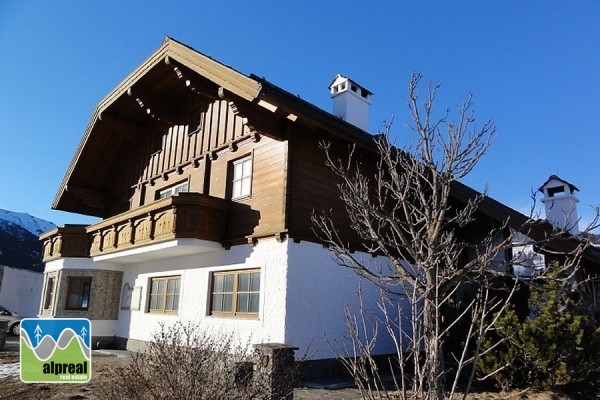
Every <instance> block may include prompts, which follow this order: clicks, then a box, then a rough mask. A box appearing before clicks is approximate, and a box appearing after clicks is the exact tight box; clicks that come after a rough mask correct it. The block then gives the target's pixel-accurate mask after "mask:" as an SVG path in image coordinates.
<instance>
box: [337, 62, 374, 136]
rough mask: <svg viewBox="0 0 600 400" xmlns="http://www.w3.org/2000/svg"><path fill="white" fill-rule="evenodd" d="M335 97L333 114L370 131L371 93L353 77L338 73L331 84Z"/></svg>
mask: <svg viewBox="0 0 600 400" xmlns="http://www.w3.org/2000/svg"><path fill="white" fill-rule="evenodd" d="M329 91H330V93H331V98H332V99H333V115H335V116H336V117H340V118H341V119H343V120H344V121H346V122H349V123H351V124H352V125H354V126H357V127H358V128H360V129H362V130H363V131H365V132H368V131H369V105H370V104H371V95H372V94H373V93H371V92H370V91H368V90H367V89H365V88H364V87H362V86H360V85H359V84H357V83H356V82H354V81H353V80H352V79H349V78H346V77H345V76H342V75H340V74H337V75H336V76H335V78H334V79H333V82H331V85H329Z"/></svg>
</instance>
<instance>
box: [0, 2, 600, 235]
mask: <svg viewBox="0 0 600 400" xmlns="http://www.w3.org/2000/svg"><path fill="white" fill-rule="evenodd" d="M165 36H171V37H174V38H175V39H177V40H179V41H182V42H184V43H186V44H188V45H190V46H192V47H194V48H195V49H197V50H199V51H201V52H203V53H204V54H207V55H209V56H211V57H213V58H215V59H217V60H219V61H221V62H223V63H224V64H227V65H230V66H232V67H234V68H235V69H237V70H238V71H240V72H243V73H245V74H250V73H255V74H257V75H259V76H264V77H265V78H267V79H268V80H270V81H271V82H273V83H274V84H276V85H278V86H280V87H282V88H284V89H286V90H288V91H290V92H292V93H294V94H298V95H300V96H301V97H302V98H304V99H305V100H308V101H310V102H312V103H314V104H315V105H317V106H319V107H321V108H323V109H325V110H328V111H329V110H330V109H331V99H330V97H329V93H328V90H327V86H328V85H329V83H330V82H331V80H332V78H333V77H334V76H335V74H336V73H341V74H344V75H347V76H349V77H351V78H352V79H354V80H355V81H357V82H359V83H360V84H361V85H363V86H365V87H366V88H368V89H369V90H371V91H372V92H373V93H374V96H373V104H372V106H371V114H370V130H371V131H375V130H376V129H377V128H378V127H379V126H380V125H381V123H382V122H383V121H386V120H389V119H390V118H391V117H392V116H393V117H394V121H395V127H394V130H393V132H394V134H395V135H397V136H398V137H399V138H400V139H401V138H402V137H405V136H406V135H407V131H406V130H405V128H404V127H403V126H402V123H403V122H404V121H407V118H408V113H407V107H406V88H407V83H408V79H409V77H410V74H411V72H413V71H419V72H421V73H422V74H423V76H424V78H425V79H426V80H432V81H434V82H439V83H441V84H442V88H441V93H440V96H439V97H438V101H437V104H438V108H440V109H444V108H445V107H447V106H456V105H459V104H460V103H462V102H463V101H464V100H465V99H466V97H467V95H468V94H469V93H473V94H474V96H475V109H476V111H477V114H476V116H477V118H478V119H479V120H480V122H483V121H484V120H486V119H488V118H493V119H494V120H495V121H496V124H497V133H496V135H497V139H496V141H495V143H494V145H493V146H492V148H491V149H490V150H489V152H488V154H487V155H486V157H485V158H484V159H483V160H482V162H481V163H480V164H479V165H478V167H477V168H476V169H475V171H474V172H473V173H472V175H471V176H469V177H468V178H466V179H465V180H464V182H465V183H467V184H468V185H470V186H472V187H474V188H475V189H478V190H481V189H483V188H484V187H485V185H486V184H487V185H488V187H489V191H490V195H491V196H492V197H494V198H496V199H497V200H499V201H501V202H503V203H505V204H507V205H509V206H511V207H513V208H516V209H518V210H521V211H526V210H528V207H529V205H530V203H531V200H530V194H531V190H532V189H536V188H537V187H539V185H541V184H542V183H543V182H544V181H545V180H546V179H547V178H548V176H549V175H551V174H557V175H559V176H560V177H561V178H563V179H566V180H568V181H570V182H571V183H573V184H575V185H576V186H578V188H579V189H580V192H579V193H578V196H579V199H580V200H581V203H580V208H579V210H580V214H581V215H583V218H584V219H586V218H589V215H590V206H591V205H594V204H600V186H599V185H598V178H597V176H598V174H597V172H596V171H597V169H598V167H597V165H598V159H597V158H596V157H598V153H599V151H598V150H599V144H600V135H599V131H600V111H599V108H600V45H599V43H600V2H598V1H596V0H587V1H586V0H581V1H576V2H564V1H516V0H515V1H512V0H507V1H381V2H370V1H323V0H319V1H313V0H303V1H300V2H286V1H252V2H242V1H238V2H234V1H225V0H223V1H212V2H205V1H177V0H173V1H169V2H167V1H152V0H144V1H111V0H104V1H98V2H91V1H61V0H57V1H43V0H40V1H29V0H20V1H0V51H1V61H0V77H1V78H0V79H1V81H0V154H1V157H0V170H1V173H0V188H2V189H1V192H0V193H1V195H0V208H2V209H8V210H12V211H19V212H27V213H30V214H32V215H34V216H37V217H40V218H44V219H47V220H50V221H52V222H54V223H56V224H59V225H61V224H64V223H89V222H91V221H94V219H91V218H86V217H83V216H79V215H75V214H69V213H64V212H58V211H52V210H50V205H51V203H52V200H53V198H54V196H55V194H56V191H57V189H58V186H59V185H60V183H61V180H62V178H63V176H64V173H65V171H66V170H67V167H68V165H69V163H70V161H71V158H72V156H73V154H74V153H75V150H76V148H77V146H78V145H79V141H80V139H81V136H82V135H83V132H84V131H85V128H86V125H87V123H88V122H89V118H90V117H91V115H92V113H93V110H94V108H95V106H96V104H97V103H98V102H99V101H100V100H101V99H102V98H103V97H104V96H105V95H106V94H108V92H109V91H111V90H112V89H113V88H114V87H115V86H117V84H118V83H119V82H120V81H121V80H122V79H123V78H125V77H126V76H127V75H128V74H129V73H130V72H131V71H132V70H134V69H135V68H136V67H137V66H138V65H140V64H141V63H142V61H143V60H144V59H145V58H146V57H148V56H149V55H150V53H152V52H153V51H154V50H155V49H157V48H158V47H159V46H160V44H161V42H162V40H163V38H164V37H165Z"/></svg>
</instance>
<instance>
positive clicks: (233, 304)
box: [209, 268, 260, 319]
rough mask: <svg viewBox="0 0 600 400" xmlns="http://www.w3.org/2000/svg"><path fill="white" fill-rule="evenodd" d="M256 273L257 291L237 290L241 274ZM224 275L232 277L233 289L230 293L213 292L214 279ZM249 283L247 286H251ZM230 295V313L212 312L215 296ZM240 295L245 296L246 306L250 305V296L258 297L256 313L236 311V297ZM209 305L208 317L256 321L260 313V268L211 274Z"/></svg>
mask: <svg viewBox="0 0 600 400" xmlns="http://www.w3.org/2000/svg"><path fill="white" fill-rule="evenodd" d="M254 273H258V279H259V281H258V290H251V289H252V288H251V287H250V288H249V290H247V291H246V290H239V277H240V275H243V274H249V275H250V274H254ZM225 275H233V288H232V291H231V292H229V291H215V277H217V276H225ZM250 282H251V281H249V285H250V286H251V283H250ZM225 294H230V295H231V297H232V300H231V311H215V310H214V306H215V304H214V302H215V295H225ZM240 294H247V295H248V300H247V304H250V303H251V302H250V298H251V295H253V294H256V295H258V306H257V307H258V309H257V311H256V312H249V311H238V309H237V307H238V296H239V295H240ZM209 296H210V305H209V315H211V316H213V317H230V318H241V319H258V316H259V313H260V268H251V269H243V270H229V271H215V272H213V273H212V274H211V279H210V290H209Z"/></svg>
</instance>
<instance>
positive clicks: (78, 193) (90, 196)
mask: <svg viewBox="0 0 600 400" xmlns="http://www.w3.org/2000/svg"><path fill="white" fill-rule="evenodd" d="M65 191H66V192H67V193H71V194H73V195H74V196H75V197H77V198H78V199H79V200H81V202H82V203H84V204H85V205H87V206H89V207H92V208H100V209H105V208H107V207H108V205H109V204H110V196H109V195H108V194H106V193H105V192H101V191H98V190H94V189H88V188H83V187H79V186H75V185H67V186H66V187H65Z"/></svg>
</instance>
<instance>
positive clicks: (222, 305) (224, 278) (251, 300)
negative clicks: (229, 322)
mask: <svg viewBox="0 0 600 400" xmlns="http://www.w3.org/2000/svg"><path fill="white" fill-rule="evenodd" d="M259 298H260V270H257V269H254V270H246V271H228V272H215V273H214V274H213V277H212V289H211V305H210V312H211V315H222V316H232V317H233V316H237V317H254V318H257V317H258V301H259Z"/></svg>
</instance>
